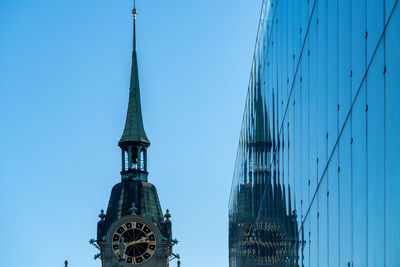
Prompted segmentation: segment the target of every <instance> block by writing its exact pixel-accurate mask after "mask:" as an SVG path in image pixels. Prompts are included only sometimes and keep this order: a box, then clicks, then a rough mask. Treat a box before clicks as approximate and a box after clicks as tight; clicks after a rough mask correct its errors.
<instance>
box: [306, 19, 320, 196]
mask: <svg viewBox="0 0 400 267" xmlns="http://www.w3.org/2000/svg"><path fill="white" fill-rule="evenodd" d="M314 20H316V19H315V17H313V18H312V21H313V23H311V25H310V29H309V36H308V39H309V49H310V55H309V57H308V58H309V60H310V65H309V73H308V75H309V78H308V82H309V84H308V85H309V94H310V96H309V99H310V102H309V109H310V111H309V112H310V140H312V142H310V158H309V160H310V162H309V165H310V167H309V168H310V170H311V171H310V173H309V176H308V179H310V193H311V197H312V196H313V195H314V193H315V190H316V188H317V183H318V177H317V169H316V167H317V157H318V154H317V153H318V142H317V137H318V121H319V115H320V114H319V113H318V100H319V99H318V88H317V81H318V78H317V77H318V58H317V56H318V51H317V26H316V23H315V22H314Z"/></svg>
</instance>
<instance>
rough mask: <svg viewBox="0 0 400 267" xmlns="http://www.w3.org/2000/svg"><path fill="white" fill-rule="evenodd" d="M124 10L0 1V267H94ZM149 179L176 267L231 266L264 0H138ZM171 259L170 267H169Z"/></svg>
mask: <svg viewBox="0 0 400 267" xmlns="http://www.w3.org/2000/svg"><path fill="white" fill-rule="evenodd" d="M131 8H132V1H130V0H124V1H104V0H97V1H94V0H85V1H78V0H69V1H50V0H36V1H32V0H31V1H28V0H8V1H7V0H3V1H0V36H1V38H0V127H1V131H0V211H1V216H0V218H1V219H0V236H1V240H2V241H1V243H0V266H22V265H24V266H33V267H35V266H40V267H55V266H63V262H64V260H65V259H68V260H69V261H70V266H71V267H78V266H79V267H80V266H85V267H94V266H97V267H99V266H100V261H94V260H93V255H94V254H95V253H96V250H95V248H93V247H91V246H90V245H89V243H88V240H89V239H90V238H94V237H95V236H96V224H97V221H98V217H97V215H98V214H99V211H100V209H101V208H104V209H105V208H106V207H107V203H108V198H109V195H110V191H111V188H112V186H113V185H114V184H116V183H118V182H119V181H120V175H119V171H120V165H121V164H120V151H119V148H118V146H117V142H118V140H119V138H120V136H121V134H122V130H123V123H124V121H125V114H126V108H127V101H128V87H129V75H130V73H129V72H130V64H131V51H132V15H131V13H130V12H131ZM137 8H138V11H139V14H138V22H137V24H138V25H137V27H138V33H137V34H138V45H137V46H138V58H139V71H140V83H141V90H142V91H141V96H142V108H143V116H144V123H145V129H146V132H147V136H148V137H149V139H150V141H151V143H152V145H151V147H150V149H149V159H148V161H149V171H150V176H149V181H150V182H151V183H153V184H155V185H156V187H157V189H158V193H159V197H160V200H161V205H162V208H163V209H164V210H165V209H166V208H169V209H170V210H171V213H172V215H173V217H172V222H173V232H174V236H175V237H176V238H177V239H178V240H179V241H180V243H179V245H177V246H176V248H175V252H178V253H180V254H181V256H182V266H190V267H204V266H207V267H208V266H210V267H214V266H215V267H224V266H228V251H227V244H228V218H227V216H228V214H227V212H228V199H229V193H230V186H231V180H232V172H233V167H234V161H235V156H236V149H237V144H238V139H239V131H240V126H241V121H242V113H243V107H244V102H245V96H246V91H247V86H248V81H249V73H250V66H251V61H252V55H253V49H254V42H255V38H256V33H257V27H258V19H259V12H260V8H261V0H255V1H244V0H242V1H239V0H230V1H228V0H218V1H215V0H204V1H188V0H179V1H178V0H172V1H150V0H146V1H145V0H138V1H137ZM174 266H175V263H173V264H172V267H174Z"/></svg>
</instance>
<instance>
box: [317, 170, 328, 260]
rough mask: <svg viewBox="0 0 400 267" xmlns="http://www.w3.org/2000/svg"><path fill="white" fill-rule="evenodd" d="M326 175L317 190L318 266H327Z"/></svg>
mask: <svg viewBox="0 0 400 267" xmlns="http://www.w3.org/2000/svg"><path fill="white" fill-rule="evenodd" d="M326 174H327V173H325V175H324V177H323V178H322V180H321V184H320V187H319V190H318V206H319V208H318V210H319V213H318V214H319V246H318V247H319V259H318V266H329V265H328V264H329V263H328V259H329V257H328V224H329V223H328V201H327V200H328V197H327V192H328V183H327V181H328V179H327V175H326Z"/></svg>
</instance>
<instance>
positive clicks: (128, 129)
mask: <svg viewBox="0 0 400 267" xmlns="http://www.w3.org/2000/svg"><path fill="white" fill-rule="evenodd" d="M135 4H136V3H135V1H134V3H133V10H132V14H133V52H132V69H131V82H130V88H129V103H128V112H127V114H126V121H125V128H124V132H123V134H122V137H121V139H120V140H119V142H118V145H119V146H120V147H121V152H122V171H121V175H122V180H128V179H131V180H141V181H147V175H148V172H147V148H148V147H149V146H150V141H149V139H148V138H147V136H146V133H145V131H144V126H143V118H142V108H141V105H140V88H139V71H138V63H137V55H136V14H137V11H136V5H135Z"/></svg>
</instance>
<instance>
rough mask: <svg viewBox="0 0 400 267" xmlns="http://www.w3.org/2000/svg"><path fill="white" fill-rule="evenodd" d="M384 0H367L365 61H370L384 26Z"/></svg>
mask: <svg viewBox="0 0 400 267" xmlns="http://www.w3.org/2000/svg"><path fill="white" fill-rule="evenodd" d="M384 3H385V1H384V0H378V1H377V0H367V31H368V35H367V62H370V60H371V58H372V54H373V53H374V51H375V49H376V47H377V45H378V42H379V39H380V37H381V35H382V32H383V27H384V17H383V15H384V9H383V5H384Z"/></svg>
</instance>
